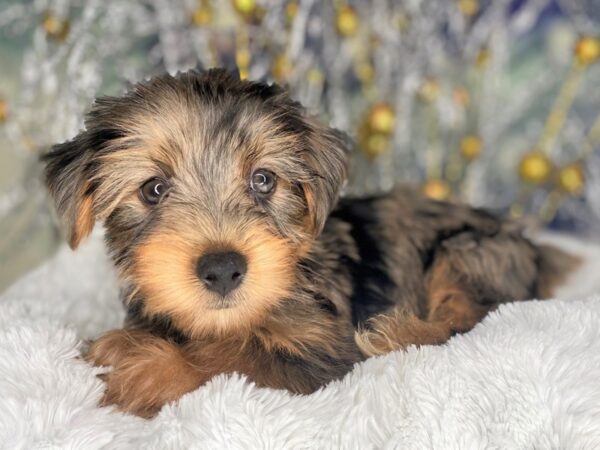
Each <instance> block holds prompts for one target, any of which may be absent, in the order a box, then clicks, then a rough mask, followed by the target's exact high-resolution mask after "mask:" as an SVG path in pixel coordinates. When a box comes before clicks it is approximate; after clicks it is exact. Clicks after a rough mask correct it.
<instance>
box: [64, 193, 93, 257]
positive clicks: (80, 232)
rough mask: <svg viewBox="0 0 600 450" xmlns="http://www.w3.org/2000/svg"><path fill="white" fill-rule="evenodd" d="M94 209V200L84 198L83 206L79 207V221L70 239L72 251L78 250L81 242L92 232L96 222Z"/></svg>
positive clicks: (88, 197) (77, 220) (87, 197)
mask: <svg viewBox="0 0 600 450" xmlns="http://www.w3.org/2000/svg"><path fill="white" fill-rule="evenodd" d="M93 207H94V201H93V199H92V198H91V197H90V196H85V197H83V201H82V202H81V206H79V211H78V214H77V219H76V220H75V224H74V226H73V230H72V231H71V233H70V237H69V246H70V247H71V248H72V249H76V248H77V247H78V246H79V243H80V242H81V240H82V239H85V238H86V237H87V236H88V235H89V234H90V233H91V232H92V229H93V228H94V223H95V222H96V220H95V218H96V216H95V214H94V209H93Z"/></svg>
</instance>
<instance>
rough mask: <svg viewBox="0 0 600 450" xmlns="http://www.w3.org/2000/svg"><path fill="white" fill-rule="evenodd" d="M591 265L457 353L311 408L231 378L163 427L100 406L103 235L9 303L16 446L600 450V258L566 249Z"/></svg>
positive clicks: (456, 341)
mask: <svg viewBox="0 0 600 450" xmlns="http://www.w3.org/2000/svg"><path fill="white" fill-rule="evenodd" d="M552 239H553V240H554V241H555V242H559V243H560V244H561V245H562V246H563V247H567V248H571V249H572V250H573V251H576V252H577V253H580V254H582V255H584V256H585V257H586V258H587V261H588V262H587V264H586V265H585V266H584V267H583V268H582V270H580V271H579V272H578V273H576V274H574V275H573V276H572V277H571V278H570V283H569V285H568V286H566V287H565V288H564V289H562V290H561V292H559V296H560V297H561V298H565V299H567V300H554V301H545V302H536V301H532V302H523V303H518V304H510V305H505V306H503V307H501V308H500V309H499V310H498V311H496V312H494V313H492V314H490V315H489V316H488V317H487V318H486V319H485V320H484V321H483V322H482V323H481V324H479V325H478V326H477V327H476V328H475V329H474V330H473V331H471V332H470V333H467V334H465V335H462V336H456V337H454V338H453V339H451V340H450V342H449V343H448V344H447V345H444V346H439V347H423V348H420V349H417V348H409V349H408V350H407V351H404V352H396V353H393V354H389V355H387V356H384V357H380V358H373V359H370V360H368V361H366V362H364V363H362V364H358V365H357V366H356V368H355V369H354V371H353V372H351V373H350V374H348V376H346V377H345V378H344V379H343V380H341V381H339V382H334V383H331V384H330V385H328V386H326V387H325V388H323V389H322V390H321V391H319V392H317V393H315V394H313V395H310V396H293V395H290V394H288V393H286V392H282V391H275V390H270V389H260V388H257V387H255V386H253V385H252V384H251V383H248V382H247V381H246V380H245V379H244V378H243V377H241V376H238V375H232V376H219V377H217V378H215V379H213V380H212V381H211V382H210V383H208V384H207V385H205V386H203V387H201V388H199V389H198V390H196V391H195V392H192V393H190V394H188V395H186V396H184V397H183V398H182V399H181V400H180V401H179V402H178V403H176V404H173V405H169V406H167V407H165V408H163V410H162V411H161V413H160V414H159V415H158V416H157V417H156V418H155V419H154V420H151V421H146V420H142V419H139V418H137V417H132V416H128V415H124V414H121V413H119V412H116V411H115V410H114V409H113V408H98V407H97V406H96V404H97V402H98V400H99V399H100V397H101V395H102V390H103V383H102V382H101V381H100V380H99V379H98V378H97V377H96V376H95V375H96V374H97V373H99V371H100V370H101V369H96V368H92V367H90V366H88V365H87V364H85V363H84V362H83V361H81V360H80V359H79V358H78V355H79V349H80V347H81V342H82V341H81V340H82V339H85V338H91V337H93V336H95V335H97V334H98V333H100V332H101V331H103V330H106V329H109V328H113V327H118V326H119V324H120V321H121V320H122V318H123V312H122V310H121V306H120V304H119V302H118V300H117V291H116V287H115V280H114V275H113V273H112V270H111V268H110V265H109V263H108V261H107V259H106V257H105V256H104V253H103V251H102V244H101V240H100V239H99V237H98V236H97V235H96V236H95V238H94V239H92V240H91V241H90V242H88V243H87V244H86V245H84V246H83V247H82V248H81V249H80V250H79V251H78V252H77V253H71V252H70V251H68V250H67V249H64V250H62V251H61V252H60V253H59V254H58V255H57V256H56V257H55V258H54V259H53V260H52V261H50V262H49V263H47V264H46V265H45V266H43V267H41V268H39V269H38V270H36V271H34V272H33V273H31V274H30V275H28V276H27V277H25V278H24V279H23V280H21V281H20V282H19V283H17V284H16V285H15V286H13V288H11V289H10V290H9V291H8V292H6V293H5V294H4V295H3V296H2V297H1V298H0V447H1V448H7V449H35V448H60V449H63V448H77V449H99V448H107V449H117V448H127V449H131V448H143V449H169V448H173V449H188V448H211V449H212V448H214V449H216V448H219V449H220V448H235V449H237V448H239V449H249V448H273V449H275V448H277V449H278V448H361V449H368V448H406V449H426V448H435V449H453V448H461V449H478V448H481V449H483V448H486V449H487V448H502V449H505V448H506V449H526V448H531V449H559V448H560V449H584V448H589V449H598V448H600V326H599V324H600V297H594V296H592V297H589V298H587V299H584V297H585V296H586V295H587V294H588V293H589V292H593V291H595V292H599V293H600V280H599V277H598V274H599V273H600V250H599V248H598V247H595V246H589V245H582V244H580V243H577V242H574V241H570V240H568V239H560V238H555V237H553V238H552Z"/></svg>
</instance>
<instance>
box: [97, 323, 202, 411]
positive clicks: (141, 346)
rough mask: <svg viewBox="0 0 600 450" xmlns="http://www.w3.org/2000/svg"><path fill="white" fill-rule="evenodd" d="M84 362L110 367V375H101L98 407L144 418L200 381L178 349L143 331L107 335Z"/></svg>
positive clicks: (99, 341) (198, 384)
mask: <svg viewBox="0 0 600 450" xmlns="http://www.w3.org/2000/svg"><path fill="white" fill-rule="evenodd" d="M86 359H87V360H88V361H89V362H91V363H93V364H95V365H110V366H112V370H111V371H110V372H108V373H105V374H103V375H101V378H102V379H103V380H104V381H105V382H106V392H105V394H104V398H103V399H102V406H107V405H116V406H117V407H118V408H119V409H120V410H121V411H124V412H128V413H131V414H135V415H138V416H141V417H145V418H151V417H153V416H154V415H156V414H157V413H158V412H159V411H160V409H161V408H162V406H163V405H165V404H166V403H169V402H172V401H175V400H177V399H179V398H180V397H181V396H182V395H183V394H185V393H187V392H190V391H192V390H194V389H196V388H197V387H198V386H200V385H201V384H202V382H203V381H204V379H203V378H204V377H203V376H202V374H201V373H200V372H199V371H197V370H196V369H195V368H194V367H193V366H192V365H190V363H189V362H188V361H187V360H186V359H185V357H184V355H183V353H182V351H181V349H180V348H178V347H176V346H175V345H173V344H171V343H170V342H168V341H166V340H164V339H161V338H158V337H155V336H152V335H150V334H148V333H144V332H138V331H134V332H131V331H127V330H116V331H112V332H109V333H107V334H105V335H104V336H102V337H101V338H100V339H98V340H97V341H96V342H94V343H93V344H92V345H91V347H90V350H89V352H88V354H87V355H86Z"/></svg>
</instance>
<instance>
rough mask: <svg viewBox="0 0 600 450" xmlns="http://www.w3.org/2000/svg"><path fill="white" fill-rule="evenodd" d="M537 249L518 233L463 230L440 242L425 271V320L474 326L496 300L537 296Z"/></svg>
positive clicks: (461, 329) (456, 329) (462, 329)
mask: <svg viewBox="0 0 600 450" xmlns="http://www.w3.org/2000/svg"><path fill="white" fill-rule="evenodd" d="M538 275H539V273H538V267H537V251H536V248H535V247H534V246H533V245H532V244H531V243H530V242H529V241H527V240H526V239H525V238H523V237H522V236H520V235H519V234H512V233H505V232H499V233H497V234H494V235H492V236H481V235H478V234H477V233H476V232H465V233H462V234H460V235H458V236H456V237H453V238H452V239H449V240H447V241H444V242H443V244H442V245H441V247H440V249H439V250H438V251H437V252H436V256H435V259H434V262H433V265H432V266H431V269H430V271H429V273H428V291H429V304H428V316H427V319H428V321H431V322H444V323H447V324H448V325H449V326H450V327H451V329H452V331H454V332H465V331H468V330H470V329H471V328H473V327H474V326H475V325H476V324H477V323H478V322H479V321H480V320H481V319H482V318H483V317H484V316H485V315H486V314H487V313H488V312H489V311H491V310H493V309H495V308H496V307H497V306H498V305H499V304H501V303H506V302H510V301H517V300H527V299H530V298H534V297H535V295H536V286H537V279H538Z"/></svg>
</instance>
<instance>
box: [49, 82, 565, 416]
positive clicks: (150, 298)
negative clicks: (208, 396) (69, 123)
mask: <svg viewBox="0 0 600 450" xmlns="http://www.w3.org/2000/svg"><path fill="white" fill-rule="evenodd" d="M86 127H87V130H86V131H84V132H82V133H81V134H80V135H78V136H77V137H76V138H75V139H74V140H73V141H70V142H67V143H65V144H61V145H58V146H56V147H55V148H54V150H53V151H52V152H51V153H50V154H49V155H48V156H47V158H46V159H47V162H48V166H47V179H48V184H49V187H50V191H51V193H52V194H53V196H54V198H55V201H56V203H57V209H58V211H59V213H60V214H61V217H62V218H63V220H64V221H65V224H66V226H67V229H68V231H69V235H70V242H71V245H72V246H73V247H75V246H76V245H77V243H78V242H79V241H80V240H81V239H82V238H83V237H84V236H85V235H86V234H87V233H89V231H90V230H91V228H92V226H93V223H94V220H95V219H96V218H100V219H103V220H104V222H105V226H106V229H107V244H108V246H109V249H110V251H111V254H112V255H113V258H114V260H115V264H116V266H117V269H118V271H119V274H120V277H121V279H122V282H123V292H124V301H125V304H126V306H127V308H128V311H129V313H128V318H127V323H126V326H125V328H124V329H123V330H116V331H113V332H109V333H107V334H106V335H104V336H103V337H101V338H100V339H99V340H97V341H96V342H95V343H94V344H93V345H92V346H91V348H90V351H89V353H88V356H87V357H88V359H89V360H90V361H92V362H94V363H95V364H99V365H110V366H112V371H111V372H109V373H108V374H107V375H106V381H107V393H106V396H105V401H106V402H107V403H116V404H117V405H119V406H120V407H121V408H122V409H124V410H127V411H131V412H134V413H137V414H140V415H144V416H150V415H152V414H154V413H155V412H156V411H157V410H158V409H159V408H160V407H161V406H162V405H163V404H164V403H166V402H169V401H172V400H176V399H177V398H179V397H180V396H181V395H183V394H184V393H186V392H189V391H191V390H193V389H195V388H196V387H198V386H199V385H201V384H203V383H205V382H206V381H208V380H209V379H210V378H211V377H212V376H214V375H216V374H219V373H230V372H240V373H243V374H246V375H247V376H248V377H249V378H250V379H251V380H252V381H254V382H256V383H257V384H259V385H262V386H270V387H275V388H284V389H288V390H290V391H292V392H297V393H308V392H312V391H314V390H315V389H318V388H319V387H320V386H322V385H324V384H325V383H327V382H329V381H331V380H334V379H338V378H340V377H341V376H343V375H344V374H345V373H347V372H348V371H349V370H350V369H351V368H352V365H353V364H354V363H355V362H357V361H360V360H361V359H364V357H366V356H368V355H375V354H381V353H384V352H386V351H390V350H394V349H398V348H403V347H405V346H407V345H410V344H417V345H421V344H435V343H441V342H444V341H445V340H446V339H448V337H449V336H450V335H451V334H452V333H453V332H460V331H465V330H468V329H470V328H471V327H472V326H474V324H475V323H477V321H478V320H480V319H481V318H482V317H483V316H484V315H485V314H486V313H487V312H488V311H489V310H491V309H493V308H494V307H496V306H497V305H498V304H499V303H502V302H506V301H514V300H522V299H528V298H533V297H539V296H545V295H547V294H548V293H549V288H550V287H551V286H550V283H551V282H555V281H557V280H558V278H559V275H560V274H561V273H566V266H567V265H569V264H572V263H573V262H574V261H573V259H572V258H570V257H567V256H566V255H563V254H561V253H560V252H558V251H556V250H552V249H547V248H542V247H537V246H535V245H533V244H532V243H530V242H529V241H527V240H526V239H525V238H524V237H523V236H522V235H521V233H520V231H519V230H518V229H516V227H514V226H513V225H511V224H510V223H507V222H503V221H501V220H499V219H498V218H496V217H494V216H492V215H490V214H488V213H486V212H483V211H479V210H474V209H472V208H468V207H466V206H462V205H454V204H449V203H440V202H434V201H431V200H428V199H426V198H424V197H423V196H421V195H420V194H419V192H418V191H416V190H412V189H410V188H408V187H399V188H397V189H396V190H395V191H394V192H392V193H390V194H388V195H385V196H382V197H375V198H368V199H361V200H358V199H355V200H351V199H348V200H342V201H340V202H339V203H338V202H337V197H338V193H339V189H340V186H341V184H342V182H343V180H344V176H345V167H346V162H347V155H348V151H347V146H346V142H345V141H344V139H343V137H342V136H341V135H340V134H338V133H337V132H335V130H331V129H329V128H326V127H323V126H322V125H320V124H319V123H318V122H316V121H314V120H313V119H311V118H310V117H307V116H306V115H305V114H304V112H303V110H302V109H301V107H300V105H298V104H297V103H295V102H293V101H291V100H290V99H289V98H288V97H287V95H286V94H285V93H284V92H283V91H281V90H280V89H278V88H277V87H275V86H266V85H264V84H260V83H251V82H242V81H239V80H236V79H233V78H231V77H230V76H228V75H227V74H225V73H224V72H221V71H209V72H208V73H206V74H198V73H195V72H190V73H187V74H182V75H180V76H179V77H176V78H173V77H168V76H165V77H161V78H158V79H155V80H153V81H151V82H149V83H146V84H141V85H138V86H137V87H136V89H135V90H134V91H133V92H132V93H129V94H127V95H126V96H125V97H122V98H118V99H117V98H108V99H103V100H99V101H98V103H97V105H96V106H95V107H94V109H93V110H92V112H91V113H90V115H89V117H88V121H87V122H86ZM334 208H335V209H334ZM332 210H333V211H332ZM561 264H563V265H564V266H565V267H561ZM562 269H565V270H562ZM357 330H359V331H358V333H356V331H357Z"/></svg>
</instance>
